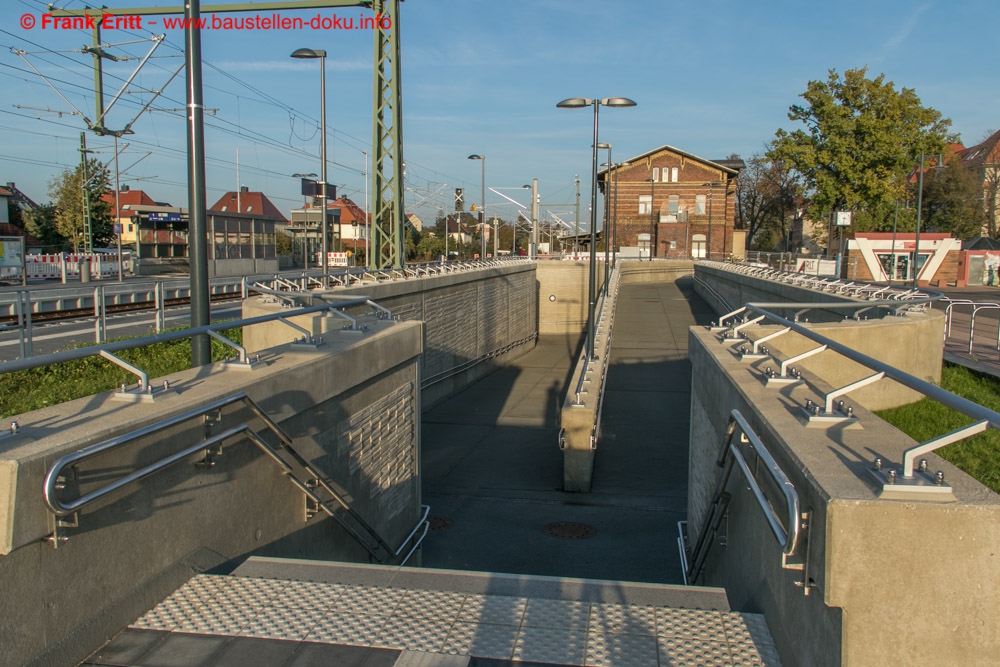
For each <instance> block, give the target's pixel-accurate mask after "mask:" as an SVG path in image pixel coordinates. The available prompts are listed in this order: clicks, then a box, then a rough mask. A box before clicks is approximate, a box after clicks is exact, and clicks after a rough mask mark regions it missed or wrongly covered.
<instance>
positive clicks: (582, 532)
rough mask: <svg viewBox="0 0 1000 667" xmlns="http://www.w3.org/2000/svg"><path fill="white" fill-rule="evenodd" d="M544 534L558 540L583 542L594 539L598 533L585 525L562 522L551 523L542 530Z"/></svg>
mask: <svg viewBox="0 0 1000 667" xmlns="http://www.w3.org/2000/svg"><path fill="white" fill-rule="evenodd" d="M542 532H543V533H545V534H546V535H548V536H549V537H554V538H556V539H558V540H582V539H584V538H587V537H593V535H594V533H596V532H597V531H595V530H594V529H593V528H591V527H590V526H588V525H587V524H585V523H572V522H569V521H561V522H559V523H550V524H549V525H547V526H545V527H544V528H542Z"/></svg>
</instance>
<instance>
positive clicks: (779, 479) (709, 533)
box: [679, 410, 808, 592]
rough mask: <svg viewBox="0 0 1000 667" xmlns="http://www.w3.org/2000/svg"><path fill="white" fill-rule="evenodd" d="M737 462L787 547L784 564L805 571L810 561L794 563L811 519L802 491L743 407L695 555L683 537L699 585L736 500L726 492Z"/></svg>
mask: <svg viewBox="0 0 1000 667" xmlns="http://www.w3.org/2000/svg"><path fill="white" fill-rule="evenodd" d="M744 448H746V450H747V454H744ZM748 454H749V455H750V456H752V457H753V465H752V466H751V465H750V463H749V462H748V461H747V457H748ZM734 464H735V465H737V466H738V467H739V469H740V471H741V472H742V473H743V477H744V479H745V480H746V484H747V487H748V488H749V489H750V491H751V493H752V494H753V496H754V499H755V500H756V501H757V505H758V506H759V507H760V509H761V511H762V512H763V513H764V518H765V520H766V521H767V525H768V527H769V528H770V530H771V533H772V534H773V535H774V538H775V540H777V542H778V546H779V547H781V554H782V567H784V568H785V569H792V570H802V569H804V567H806V565H805V563H802V562H800V563H793V562H792V557H793V556H795V555H796V552H797V549H798V546H799V536H800V532H801V530H802V528H803V526H805V525H807V519H808V517H807V516H806V515H804V514H803V513H802V511H801V508H800V504H799V494H798V492H797V491H796V490H795V486H794V485H793V484H792V483H791V481H789V479H788V475H786V474H785V472H784V471H783V470H782V469H781V467H780V466H779V465H778V463H777V462H776V461H775V459H774V457H773V456H772V455H771V453H770V452H769V451H768V450H767V447H765V446H764V443H763V442H762V441H761V439H760V437H758V435H757V434H756V433H755V432H754V430H753V428H751V427H750V424H749V423H748V422H747V420H746V418H745V417H744V416H743V415H742V414H741V413H740V411H739V410H733V411H732V412H730V414H729V421H728V423H727V425H726V432H725V436H724V437H723V442H722V449H721V450H720V452H719V456H718V459H717V460H716V465H717V466H718V467H720V468H722V474H721V475H720V476H719V478H718V480H717V481H716V486H715V491H714V493H713V494H712V500H711V502H710V504H709V508H710V509H709V516H708V517H706V519H705V520H704V521H703V522H702V528H701V531H700V532H699V535H698V539H697V541H696V542H695V543H694V545H693V547H692V548H691V551H690V557H689V558H688V557H687V555H686V554H687V550H686V549H685V548H684V539H685V535H684V534H683V532H682V533H681V536H680V538H679V539H680V540H681V541H680V543H679V545H680V548H681V554H682V563H683V564H684V566H685V567H684V583H685V584H688V583H695V582H696V581H697V580H698V577H699V576H701V573H702V570H703V568H704V566H705V560H706V558H707V557H708V553H709V550H710V549H711V546H712V544H713V543H714V541H715V540H714V537H715V535H716V534H717V533H718V531H719V527H720V525H721V522H722V520H723V519H724V517H725V515H726V510H727V509H728V506H729V503H730V501H731V500H732V496H731V494H729V493H728V492H727V491H726V488H727V487H728V485H729V478H730V476H731V475H732V471H733V466H734ZM760 472H765V473H767V474H768V476H770V478H771V480H772V482H773V484H774V487H775V488H776V489H778V490H779V491H780V494H781V499H780V500H781V502H782V504H783V506H781V507H778V508H776V507H775V506H774V501H772V500H771V499H770V498H768V496H767V495H766V494H765V492H764V490H763V489H762V486H761V484H760V481H759V479H758V477H757V474H758V473H760ZM806 590H807V592H808V588H806Z"/></svg>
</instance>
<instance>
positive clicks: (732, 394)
mask: <svg viewBox="0 0 1000 667" xmlns="http://www.w3.org/2000/svg"><path fill="white" fill-rule="evenodd" d="M899 332H900V333H899V336H898V338H897V342H898V344H899V345H900V346H903V345H907V344H909V341H908V336H907V335H906V334H905V329H904V328H900V329H899ZM689 347H690V358H691V363H692V378H693V383H692V405H691V443H690V458H689V481H688V483H689V492H688V501H689V509H688V517H689V524H688V534H689V536H690V538H691V539H692V540H694V539H695V538H696V537H697V535H698V533H699V530H700V527H701V525H702V523H703V521H704V517H705V516H706V511H707V507H708V503H709V501H710V499H711V495H712V491H713V489H714V487H715V484H716V480H717V478H718V475H719V473H720V469H719V468H718V467H716V465H715V460H716V458H717V456H718V454H719V451H720V448H721V446H722V442H723V431H724V429H725V425H726V421H727V417H728V414H729V412H730V411H731V410H733V409H738V410H740V411H741V412H742V414H743V415H744V416H745V417H746V418H747V419H748V420H749V421H750V423H751V425H752V426H753V428H754V430H755V431H756V432H757V433H758V435H760V437H761V439H762V441H763V442H764V444H765V446H766V447H767V448H768V449H769V451H770V452H771V454H772V455H773V456H774V458H775V459H776V460H777V462H778V464H779V465H780V466H781V467H782V469H783V470H784V471H785V473H786V474H787V475H788V477H789V479H790V482H791V484H792V485H793V486H794V488H795V489H796V490H797V492H798V493H799V495H800V497H801V506H802V511H804V512H808V513H809V518H808V520H807V523H808V526H809V528H808V530H807V531H806V532H805V533H804V537H803V541H802V542H801V544H800V547H799V554H800V555H801V556H802V558H803V559H804V564H805V567H806V571H805V572H803V571H796V570H788V569H783V568H782V567H781V553H780V548H779V546H778V544H777V541H776V540H775V539H774V538H773V536H772V534H771V531H770V529H769V528H768V525H767V523H766V522H765V519H764V514H763V512H762V511H761V510H760V508H759V507H758V506H757V504H756V502H755V500H754V498H753V496H752V494H751V493H750V492H749V491H748V490H747V485H746V483H745V481H744V480H743V479H742V478H741V473H739V472H734V473H733V477H732V478H731V479H730V481H729V484H728V487H727V491H728V492H729V493H731V494H732V496H733V497H732V501H731V503H730V505H729V511H728V517H727V519H726V520H725V521H724V522H723V534H721V535H720V536H719V537H718V538H717V539H716V540H714V546H713V548H712V551H711V553H710V555H709V558H708V561H707V563H706V567H705V574H704V577H703V578H702V579H699V580H698V582H697V583H700V584H705V585H712V586H724V587H725V588H726V590H727V592H728V594H729V599H730V601H731V603H732V605H733V608H734V609H739V610H743V611H750V612H762V613H764V615H765V616H766V618H767V621H768V626H769V628H770V629H771V632H772V634H773V636H774V639H775V641H776V644H777V647H778V649H779V651H780V653H781V656H782V660H783V662H784V663H785V664H793V665H841V664H843V665H877V664H887V665H888V664H900V665H901V664H913V665H936V664H950V665H959V664H961V665H986V664H993V663H994V662H995V659H996V655H997V654H998V651H1000V625H998V624H997V623H996V618H995V616H996V601H997V599H1000V597H998V596H1000V578H998V577H997V576H996V571H997V566H998V562H997V559H998V557H1000V556H998V554H1000V496H997V494H995V493H992V492H991V491H989V490H988V489H986V488H985V487H983V486H982V485H981V484H979V483H978V482H976V481H975V480H973V479H972V478H970V477H969V476H967V475H966V474H964V473H963V472H961V471H960V470H958V469H957V468H955V467H954V466H952V465H951V464H949V463H947V462H946V461H944V460H943V459H941V458H939V457H937V456H935V455H929V456H927V459H928V461H929V466H930V469H931V470H942V471H944V473H945V479H946V481H947V482H948V483H949V484H951V485H952V486H953V488H954V497H955V498H956V500H955V501H953V502H927V501H925V502H914V501H902V500H886V499H881V498H880V497H879V495H878V493H877V487H876V486H875V485H874V484H873V483H872V481H871V479H870V477H869V473H868V470H869V469H870V468H871V465H872V460H873V459H874V457H875V456H880V457H882V458H883V459H884V460H885V461H886V462H887V463H886V465H887V466H891V465H895V466H897V467H898V465H899V463H900V462H901V460H902V453H903V450H904V449H905V448H906V447H909V446H911V445H912V444H914V443H913V440H911V439H910V438H909V437H907V436H906V435H904V434H903V433H901V432H899V431H898V430H896V429H895V428H893V427H891V426H889V425H888V424H886V423H885V422H883V421H881V420H880V419H878V418H877V417H875V416H874V415H873V414H871V413H870V412H869V411H868V410H866V409H865V408H864V407H860V406H859V407H857V409H856V414H857V415H858V417H859V422H858V425H855V426H852V427H851V428H843V427H840V426H831V427H828V428H806V427H805V426H804V424H803V423H802V422H801V421H800V418H799V417H798V413H797V407H796V406H798V405H802V404H803V403H804V401H805V399H806V398H811V399H813V400H819V399H820V393H819V392H817V391H816V390H815V389H814V388H812V387H811V386H809V385H808V384H802V385H798V386H793V387H785V388H784V389H781V390H777V389H774V388H768V387H766V386H764V384H763V382H761V380H760V379H759V376H758V374H757V372H756V371H755V370H753V369H751V368H750V367H748V365H747V364H745V363H743V362H741V361H739V360H738V358H737V356H736V355H735V354H733V352H732V351H731V345H728V344H727V345H720V343H719V341H718V339H717V338H716V337H715V335H713V334H710V333H708V332H706V331H703V330H700V329H692V330H691V333H690V345H689ZM751 465H752V464H751ZM762 477H763V476H762ZM764 486H765V491H766V492H768V491H769V489H768V485H767V484H765V485H764ZM772 502H773V504H774V506H775V507H776V508H781V507H783V505H782V504H781V503H780V501H776V500H773V501H772ZM779 513H780V509H779ZM723 542H724V546H723V544H722V543H723ZM803 578H807V579H808V580H809V583H810V587H809V588H808V591H809V595H804V592H805V590H807V589H805V588H803V587H802V586H800V585H797V584H796V582H797V581H798V582H801V581H802V580H803Z"/></svg>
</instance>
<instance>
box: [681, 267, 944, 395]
mask: <svg viewBox="0 0 1000 667" xmlns="http://www.w3.org/2000/svg"><path fill="white" fill-rule="evenodd" d="M697 270H698V276H699V277H701V278H702V279H704V280H705V281H706V282H708V283H709V284H710V285H712V287H713V288H714V289H715V290H716V291H718V292H719V293H721V294H722V295H723V296H724V297H725V298H726V300H727V301H728V302H729V305H731V306H732V307H733V308H736V307H739V306H742V305H744V304H745V303H747V302H748V301H749V302H752V301H758V302H767V301H771V302H783V301H793V300H795V301H799V302H824V303H831V302H836V301H847V302H852V303H857V302H858V300H857V299H854V298H848V297H845V296H841V295H836V294H831V293H829V292H821V291H818V290H813V289H808V288H805V287H797V286H792V285H786V284H785V283H779V282H776V281H770V280H762V279H760V278H755V277H751V276H745V275H742V274H737V273H732V272H729V271H724V270H721V269H717V268H715V267H708V266H702V265H700V266H698V269H697ZM695 291H696V292H697V293H698V294H699V295H701V296H702V297H703V298H704V299H705V300H706V301H707V302H708V303H709V304H710V305H711V306H712V307H713V309H714V310H715V311H716V312H717V313H718V314H720V315H722V314H724V312H723V311H724V309H725V308H726V306H725V305H724V304H721V303H719V301H718V299H716V298H715V297H714V296H713V294H712V293H711V292H710V291H708V290H705V289H704V288H703V287H702V286H701V285H700V284H699V283H698V282H696V283H695ZM748 297H753V298H748ZM738 299H745V300H743V301H739V300H738ZM773 312H775V314H777V315H780V316H783V317H786V318H788V319H791V318H792V317H793V315H794V311H791V310H774V311H773ZM838 312H839V313H840V314H839V315H835V316H834V315H832V314H827V316H826V317H824V313H823V312H822V311H820V310H810V311H809V312H808V313H806V314H805V315H804V318H812V319H814V320H827V321H819V322H813V323H811V324H810V328H812V329H813V330H815V331H816V332H817V333H819V334H821V335H823V336H825V337H827V338H830V339H832V340H834V341H836V342H838V343H842V344H843V345H846V346H848V347H850V348H852V349H854V350H857V351H858V352H860V353H862V354H866V355H868V356H870V357H873V358H875V359H878V360H879V361H883V362H885V363H887V364H889V365H891V366H894V367H896V368H898V369H900V370H902V371H906V372H907V373H909V374H911V375H914V376H916V377H918V378H920V379H922V380H927V381H928V382H940V380H941V359H942V354H943V351H944V321H945V316H944V313H943V312H942V311H939V310H934V309H930V308H928V309H927V310H926V311H925V312H923V313H908V314H906V315H903V316H888V317H884V318H880V319H870V320H863V321H854V320H851V321H842V318H843V316H844V314H845V311H838ZM831 319H832V320H834V321H829V320H831ZM778 328H780V327H778V326H776V325H775V326H765V327H756V326H754V327H747V328H746V329H744V331H745V332H746V333H747V335H748V338H749V339H750V341H753V340H756V339H758V338H761V337H763V336H766V335H768V334H770V333H772V332H774V331H775V330H777V329H778ZM766 345H767V347H768V348H770V351H771V353H772V356H773V358H772V359H770V360H768V361H767V362H766V363H762V364H757V365H758V366H760V367H761V370H763V369H764V367H765V366H772V367H774V368H775V369H777V368H778V366H779V365H780V362H781V361H782V360H785V359H789V358H792V357H794V356H796V355H798V354H800V353H802V352H805V351H807V350H810V349H813V348H816V347H818V345H817V343H815V342H813V341H811V340H809V339H808V338H806V337H805V336H800V335H798V334H796V333H793V332H790V333H788V334H785V335H783V336H780V337H778V338H775V339H772V340H770V341H768V342H767V343H766ZM736 347H739V346H736ZM796 367H797V368H798V369H799V370H801V371H803V373H806V374H809V375H810V377H809V378H808V379H810V380H812V381H814V382H815V383H817V384H818V386H821V387H823V389H824V390H826V391H829V390H831V389H835V388H838V387H842V386H846V385H848V384H850V383H852V382H855V381H857V380H860V379H862V378H864V377H868V376H869V375H872V371H871V370H869V369H867V368H865V367H863V366H861V365H860V364H856V363H854V362H853V361H850V360H848V359H845V358H844V357H842V356H840V355H839V354H837V353H835V352H832V351H825V352H821V353H819V354H817V355H816V356H813V357H809V358H807V359H804V360H803V361H802V362H800V363H797V364H796ZM921 398H922V396H921V395H920V394H918V393H916V392H914V391H913V390H911V389H907V388H906V387H904V386H902V385H900V384H898V383H896V382H894V381H892V380H881V381H879V382H877V383H876V384H874V385H871V386H869V387H865V388H863V389H860V390H858V391H856V392H854V393H852V394H851V399H852V400H854V401H857V402H858V403H860V404H862V405H865V406H866V407H867V408H868V409H870V410H883V409H886V408H891V407H896V406H899V405H905V404H907V403H913V402H915V401H918V400H920V399H921Z"/></svg>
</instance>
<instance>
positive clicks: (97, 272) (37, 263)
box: [0, 252, 132, 280]
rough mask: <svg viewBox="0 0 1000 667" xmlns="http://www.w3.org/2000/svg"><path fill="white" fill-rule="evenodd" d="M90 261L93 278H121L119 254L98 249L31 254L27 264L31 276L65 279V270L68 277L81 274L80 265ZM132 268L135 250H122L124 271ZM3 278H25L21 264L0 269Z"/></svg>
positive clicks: (26, 259)
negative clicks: (79, 251)
mask: <svg viewBox="0 0 1000 667" xmlns="http://www.w3.org/2000/svg"><path fill="white" fill-rule="evenodd" d="M84 261H89V262H90V277H91V278H93V279H101V278H109V277H118V255H116V254H115V253H104V252H95V253H90V254H83V253H59V254H55V255H27V256H26V257H25V258H24V266H25V269H26V271H27V273H28V278H52V279H56V280H61V279H62V277H63V272H64V271H65V275H66V277H67V279H69V278H79V277H80V264H81V263H82V262H84ZM131 269H132V253H130V252H124V253H122V271H123V272H125V273H127V272H129V271H131ZM0 277H2V278H3V279H5V280H21V267H19V266H5V267H2V269H0Z"/></svg>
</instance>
